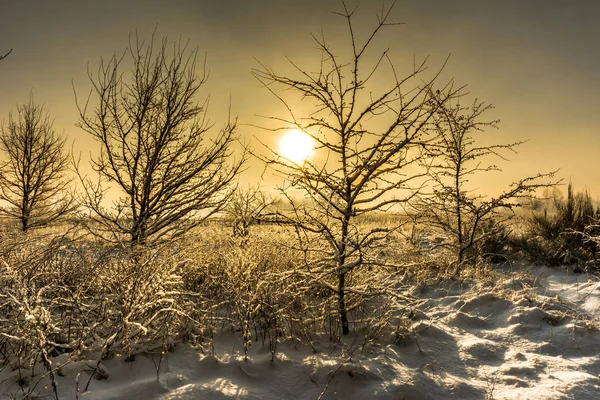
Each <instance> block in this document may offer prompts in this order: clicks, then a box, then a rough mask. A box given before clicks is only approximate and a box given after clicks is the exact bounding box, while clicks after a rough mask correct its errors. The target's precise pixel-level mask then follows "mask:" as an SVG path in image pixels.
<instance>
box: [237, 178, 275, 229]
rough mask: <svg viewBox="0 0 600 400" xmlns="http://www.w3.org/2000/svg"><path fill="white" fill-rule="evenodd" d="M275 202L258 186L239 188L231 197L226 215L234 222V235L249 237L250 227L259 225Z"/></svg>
mask: <svg viewBox="0 0 600 400" xmlns="http://www.w3.org/2000/svg"><path fill="white" fill-rule="evenodd" d="M271 204H273V201H272V200H271V199H269V197H268V196H267V195H266V194H265V192H263V191H262V190H261V189H260V186H258V185H247V186H238V188H237V189H236V191H235V192H234V193H233V195H232V196H231V198H230V200H229V202H228V204H227V208H226V213H227V214H228V215H229V217H230V218H231V219H232V220H233V221H232V224H233V234H234V235H235V236H241V237H244V236H248V234H249V233H250V226H252V225H254V224H256V223H259V222H260V218H261V216H263V213H264V212H265V211H266V210H267V208H268V207H269V206H270V205H271Z"/></svg>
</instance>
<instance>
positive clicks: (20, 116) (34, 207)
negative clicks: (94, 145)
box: [0, 96, 74, 231]
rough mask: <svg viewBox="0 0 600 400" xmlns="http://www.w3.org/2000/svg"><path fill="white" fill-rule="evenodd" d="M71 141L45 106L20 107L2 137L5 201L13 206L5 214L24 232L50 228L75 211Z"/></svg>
mask: <svg viewBox="0 0 600 400" xmlns="http://www.w3.org/2000/svg"><path fill="white" fill-rule="evenodd" d="M65 144H66V138H65V137H64V136H61V135H60V134H58V133H57V132H56V131H55V130H54V128H53V124H52V121H51V120H50V116H49V115H48V113H47V112H45V111H44V107H43V106H39V105H36V104H35V102H34V100H33V96H31V97H30V99H29V103H27V104H23V105H21V106H17V113H16V115H14V114H13V113H12V112H11V113H10V114H9V117H8V125H7V126H6V127H4V126H3V127H2V130H1V132H0V150H1V151H2V152H3V153H4V158H5V159H6V161H5V162H4V163H3V164H2V165H1V166H0V198H2V200H4V201H6V202H7V203H8V204H9V206H8V207H4V208H2V210H1V211H2V213H3V214H4V215H6V216H8V217H10V218H12V219H18V220H19V221H20V223H21V229H22V230H23V231H26V230H27V229H29V228H33V227H39V226H44V225H47V224H49V223H51V222H53V221H55V220H56V219H58V218H59V217H61V216H63V215H65V214H66V213H68V212H70V211H73V209H74V196H73V193H72V192H71V191H69V185H70V183H71V181H72V179H70V178H69V177H68V170H69V157H68V155H67V154H65V151H64V150H65Z"/></svg>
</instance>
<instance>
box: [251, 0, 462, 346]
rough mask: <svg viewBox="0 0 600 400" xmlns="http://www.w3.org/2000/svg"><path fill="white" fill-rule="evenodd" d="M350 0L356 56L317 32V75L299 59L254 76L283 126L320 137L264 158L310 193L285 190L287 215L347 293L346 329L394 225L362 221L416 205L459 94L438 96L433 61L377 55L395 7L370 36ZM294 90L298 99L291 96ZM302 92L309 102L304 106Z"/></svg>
mask: <svg viewBox="0 0 600 400" xmlns="http://www.w3.org/2000/svg"><path fill="white" fill-rule="evenodd" d="M342 5H343V10H342V11H341V12H340V13H338V15H339V16H341V17H342V18H343V19H344V21H345V25H346V26H347V29H348V41H349V48H348V52H349V54H350V57H349V59H347V60H344V59H343V58H342V57H341V56H339V55H338V54H336V52H334V51H333V50H332V47H331V46H330V45H329V44H328V43H327V42H326V40H325V38H324V37H320V38H317V37H314V39H315V41H316V45H317V48H318V49H319V50H320V53H321V58H320V59H321V62H320V65H319V66H318V67H317V68H316V72H314V73H313V72H310V71H311V70H312V69H310V70H309V69H308V68H307V69H302V68H300V67H299V66H297V65H296V64H293V63H292V66H293V67H294V68H295V70H296V72H297V74H296V75H297V76H296V77H292V76H285V75H279V74H277V73H275V72H274V71H272V70H271V69H269V68H267V67H264V66H263V67H262V68H261V69H255V70H254V71H253V73H254V76H255V77H256V78H257V79H258V80H259V81H260V82H261V83H262V84H263V85H264V86H265V87H266V88H268V89H269V90H270V91H271V92H272V93H273V94H274V95H275V96H276V97H277V98H278V99H279V100H280V101H281V102H282V103H283V105H284V107H285V109H286V110H287V112H288V117H285V118H284V117H272V118H271V119H272V120H275V121H277V122H278V123H279V124H282V126H280V127H279V128H277V129H278V130H283V129H296V130H300V131H302V132H304V134H306V135H308V136H310V138H312V140H313V141H314V143H315V155H314V157H313V158H312V159H308V160H306V161H305V162H300V163H298V162H294V161H293V160H289V159H286V158H285V157H283V156H281V155H280V154H278V152H277V151H275V150H269V149H268V150H267V151H268V154H267V155H266V156H264V157H263V160H264V161H265V162H266V163H267V165H268V166H270V167H272V168H273V169H275V170H276V171H277V172H278V173H279V175H281V176H283V177H284V178H286V180H287V182H288V183H289V185H290V186H291V188H293V189H295V190H300V192H301V193H303V195H304V199H303V200H300V201H297V200H296V199H294V198H293V197H292V196H291V195H290V193H289V192H288V191H287V190H285V189H284V192H283V195H284V196H286V197H287V198H288V199H289V201H290V203H291V205H292V208H293V211H292V212H291V213H286V214H285V216H286V217H287V218H289V219H290V220H291V222H293V223H294V224H295V226H297V227H298V239H299V246H300V248H301V249H302V250H304V251H305V252H307V253H308V254H309V255H310V257H308V263H307V274H309V275H310V277H311V279H313V280H314V281H315V282H316V283H317V284H319V285H323V286H324V287H326V288H328V289H329V290H331V291H332V293H333V294H334V295H335V297H336V298H337V308H338V312H339V321H340V324H341V331H342V334H347V333H348V332H349V321H348V310H349V309H352V308H353V307H354V305H350V304H348V302H347V297H346V296H347V294H348V293H350V294H352V295H353V296H354V298H355V299H356V298H360V296H361V295H360V293H367V292H368V290H366V289H365V286H360V287H359V286H354V287H352V286H350V287H348V286H347V285H348V284H349V283H348V279H349V277H350V276H351V273H352V272H353V271H354V270H356V269H358V268H361V267H364V266H378V265H380V261H379V260H378V258H377V256H376V255H377V252H376V251H374V249H375V248H377V246H378V245H381V243H382V241H383V240H384V239H385V238H386V237H387V235H388V234H389V233H390V232H391V231H392V230H393V229H394V228H393V227H385V226H376V227H369V226H360V225H359V223H358V219H357V218H358V217H360V216H361V215H364V214H367V213H371V212H377V211H385V210H387V209H389V208H390V207H393V206H401V205H403V204H406V202H407V201H408V200H409V199H411V198H412V197H413V196H415V195H416V194H417V193H418V191H419V187H420V186H421V183H420V181H419V178H420V177H421V178H422V177H423V171H422V170H420V169H417V168H412V167H416V166H417V163H418V161H419V160H420V159H421V158H422V157H423V156H424V155H425V153H424V147H425V146H426V145H427V143H428V142H429V141H431V140H432V139H433V135H434V134H435V132H434V131H432V130H430V129H429V126H430V123H431V121H432V118H433V117H434V115H435V114H436V112H437V108H438V107H440V106H442V105H443V104H444V103H445V102H446V101H447V100H448V99H449V98H452V97H454V96H455V95H456V93H457V91H453V90H450V91H448V92H445V95H446V99H440V100H441V104H439V105H438V104H437V103H432V102H430V100H429V97H430V92H431V89H430V88H431V85H432V84H433V82H434V81H436V79H437V76H438V75H436V74H434V75H433V76H432V77H429V78H425V76H424V72H425V70H426V62H425V61H423V62H422V63H421V64H416V65H415V66H414V69H413V70H412V71H410V72H409V73H407V74H406V75H404V76H398V75H397V72H396V70H395V68H394V65H393V63H392V62H391V60H390V58H389V57H388V52H387V51H383V52H382V53H379V54H372V53H373V49H372V47H373V43H374V39H376V37H378V36H379V34H380V33H381V32H382V30H384V29H385V28H387V27H389V26H391V25H395V24H394V23H392V22H390V21H389V19H390V13H391V11H392V8H393V5H392V6H391V7H389V8H386V9H384V10H383V12H382V14H381V15H378V22H377V24H376V26H375V28H374V29H373V30H372V31H370V33H369V34H367V36H366V37H365V38H364V39H363V40H360V38H359V37H358V36H357V34H356V31H355V27H354V24H353V15H354V12H355V10H350V9H349V8H348V7H347V6H346V4H345V3H344V2H342ZM340 53H344V51H340ZM386 67H387V68H386ZM382 82H383V83H382ZM276 90H277V91H276ZM289 93H291V94H295V95H297V98H293V97H284V95H285V94H289ZM296 99H298V100H300V99H301V100H302V106H301V107H298V106H294V103H293V101H294V100H296ZM311 107H312V109H311ZM300 113H303V114H301V115H300ZM369 286H370V285H367V286H366V287H369ZM348 300H349V299H348Z"/></svg>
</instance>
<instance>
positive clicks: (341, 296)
mask: <svg viewBox="0 0 600 400" xmlns="http://www.w3.org/2000/svg"><path fill="white" fill-rule="evenodd" d="M339 278H340V279H339V285H338V311H339V313H340V322H341V323H342V334H343V335H347V334H348V333H349V332H350V329H349V328H348V314H347V313H346V298H345V295H346V291H345V290H346V274H345V273H341V274H340V275H339Z"/></svg>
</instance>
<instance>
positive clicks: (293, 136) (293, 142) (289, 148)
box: [279, 130, 315, 164]
mask: <svg viewBox="0 0 600 400" xmlns="http://www.w3.org/2000/svg"><path fill="white" fill-rule="evenodd" d="M314 150H315V144H314V140H313V139H312V138H311V137H310V136H308V135H307V134H306V133H304V132H302V131H297V130H293V131H290V132H288V133H287V134H286V135H285V136H284V137H282V138H281V139H280V140H279V155H280V156H281V157H283V158H285V159H287V160H288V161H290V162H292V163H294V164H303V163H304V162H305V161H306V160H308V159H309V158H310V156H311V155H312V153H313V152H314Z"/></svg>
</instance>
